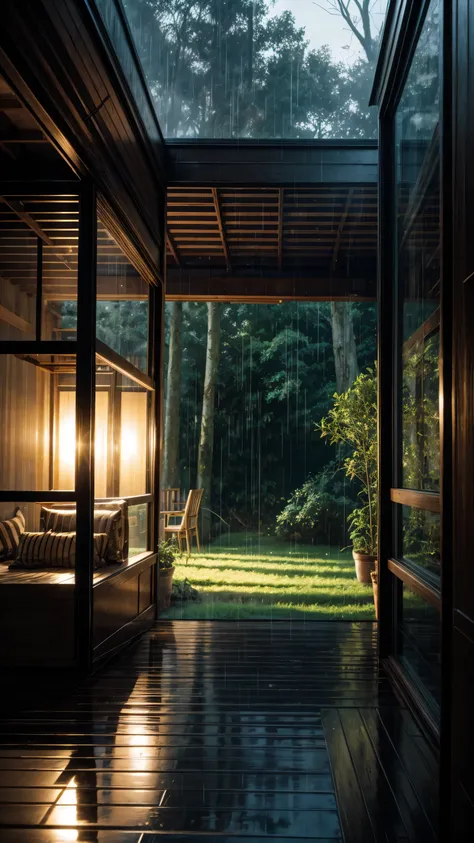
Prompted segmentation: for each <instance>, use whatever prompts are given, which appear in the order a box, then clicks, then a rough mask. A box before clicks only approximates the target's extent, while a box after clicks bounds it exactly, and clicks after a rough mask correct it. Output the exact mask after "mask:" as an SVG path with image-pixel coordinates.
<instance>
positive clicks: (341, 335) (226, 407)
mask: <svg viewBox="0 0 474 843" xmlns="http://www.w3.org/2000/svg"><path fill="white" fill-rule="evenodd" d="M165 336H166V363H165V365H166V391H165V395H166V398H165V441H164V464H163V477H162V485H163V486H164V487H179V488H181V489H185V490H186V489H189V488H196V487H198V488H201V487H202V488H204V490H205V493H204V499H203V513H202V516H203V533H204V536H203V537H204V538H205V540H208V539H209V538H210V537H211V536H215V535H218V534H219V533H221V532H223V531H224V532H225V531H227V530H229V531H233V532H235V531H239V530H245V531H253V532H256V533H263V534H268V535H275V533H277V534H278V535H280V536H282V537H283V538H291V537H292V536H293V537H294V538H296V539H304V540H308V539H309V540H311V541H318V542H320V543H321V542H322V543H324V544H333V543H334V544H339V545H340V546H343V545H344V544H345V543H346V538H347V537H346V516H347V514H348V513H349V511H350V509H351V508H353V506H354V503H355V501H356V496H357V491H358V489H357V484H352V483H351V482H350V481H349V480H347V479H346V478H345V475H344V472H342V471H340V470H339V469H340V463H341V458H342V454H341V453H340V449H338V448H335V447H333V446H331V445H328V443H327V441H325V440H324V439H323V438H322V437H321V433H320V431H319V430H318V424H319V423H320V421H321V419H322V418H323V417H324V416H325V415H326V414H327V412H328V410H329V409H330V407H331V406H332V403H333V396H334V393H335V392H345V390H347V389H348V388H349V387H350V386H351V385H352V383H353V382H354V380H355V379H356V377H357V375H358V374H359V372H360V371H362V370H364V369H366V368H367V367H368V366H373V364H374V360H375V357H376V312H375V304H373V303H365V302H360V303H353V302H339V303H335V302H282V303H281V304H269V305H259V304H219V303H208V304H206V303H192V302H185V303H180V302H168V303H167V305H166V335H165ZM304 507H306V511H307V515H308V517H307V518H306V519H301V518H300V519H299V522H298V526H295V523H294V518H292V511H294V513H295V514H297V513H300V512H301V511H302V510H303V509H304Z"/></svg>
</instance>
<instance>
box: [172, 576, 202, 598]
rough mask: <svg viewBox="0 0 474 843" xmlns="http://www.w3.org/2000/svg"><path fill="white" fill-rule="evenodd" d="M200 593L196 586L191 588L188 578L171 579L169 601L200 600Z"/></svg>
mask: <svg viewBox="0 0 474 843" xmlns="http://www.w3.org/2000/svg"><path fill="white" fill-rule="evenodd" d="M200 598H201V595H200V594H199V591H198V590H197V588H193V586H192V585H191V583H190V582H189V580H177V579H173V590H172V592H171V603H172V604H173V603H186V602H187V601H190V600H191V601H194V602H196V601H197V600H200Z"/></svg>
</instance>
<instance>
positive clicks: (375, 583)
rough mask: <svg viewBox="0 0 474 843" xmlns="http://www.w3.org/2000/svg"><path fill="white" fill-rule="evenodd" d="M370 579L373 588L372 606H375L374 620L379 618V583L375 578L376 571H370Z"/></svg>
mask: <svg viewBox="0 0 474 843" xmlns="http://www.w3.org/2000/svg"><path fill="white" fill-rule="evenodd" d="M370 579H371V580H372V588H373V589H374V606H375V620H377V621H378V619H379V583H378V579H377V571H371V572H370Z"/></svg>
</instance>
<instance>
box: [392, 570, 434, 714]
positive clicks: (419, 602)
mask: <svg viewBox="0 0 474 843" xmlns="http://www.w3.org/2000/svg"><path fill="white" fill-rule="evenodd" d="M400 587H401V589H402V607H401V614H400V617H399V627H398V632H399V658H400V660H401V662H402V664H403V665H404V667H405V668H406V669H407V671H408V672H409V673H410V674H412V676H413V678H414V679H415V681H416V682H417V684H421V686H422V687H423V689H424V690H425V691H426V692H427V693H428V694H429V696H430V697H431V701H432V702H433V703H434V709H435V711H436V709H437V707H438V706H439V702H440V688H441V627H440V615H439V612H438V610H437V609H435V608H433V606H430V605H429V604H428V603H426V602H425V601H424V600H423V598H422V597H420V596H419V595H418V594H415V593H414V592H413V591H411V590H410V589H409V588H408V587H407V586H406V585H405V583H403V584H402V583H401V584H400Z"/></svg>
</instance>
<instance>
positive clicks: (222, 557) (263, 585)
mask: <svg viewBox="0 0 474 843" xmlns="http://www.w3.org/2000/svg"><path fill="white" fill-rule="evenodd" d="M174 578H175V580H183V579H187V580H188V581H189V582H190V583H191V585H192V586H194V588H197V589H198V591H199V592H200V595H201V600H200V601H199V602H184V603H181V604H174V605H173V606H172V607H171V608H170V609H168V610H167V611H166V612H164V613H162V615H161V616H162V617H163V618H173V619H178V618H187V619H198V618H208V619H226V618H229V619H230V618H234V619H245V618H265V619H267V618H275V619H278V618H293V619H305V618H306V619H307V620H313V619H327V620H341V619H343V620H364V619H366V620H373V619H374V618H375V614H374V604H373V595H372V586H371V585H368V586H367V585H361V584H360V583H358V582H357V580H356V577H355V571H354V562H353V560H352V556H351V553H350V551H347V550H346V551H342V552H341V551H339V550H337V549H336V548H334V547H325V546H322V545H318V546H312V545H296V547H295V545H290V544H287V543H284V542H280V541H278V540H277V539H274V538H268V537H263V536H257V535H254V534H245V533H234V534H230V535H227V536H225V537H223V538H221V539H220V540H219V541H216V542H214V543H213V544H212V545H211V546H210V547H209V548H208V549H206V551H205V552H203V553H200V554H198V553H194V552H193V554H192V556H190V557H189V558H188V559H186V557H185V556H182V557H181V558H180V559H179V560H178V564H177V566H176V571H175V574H174Z"/></svg>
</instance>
